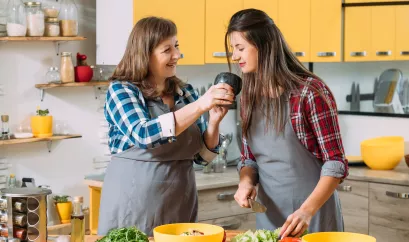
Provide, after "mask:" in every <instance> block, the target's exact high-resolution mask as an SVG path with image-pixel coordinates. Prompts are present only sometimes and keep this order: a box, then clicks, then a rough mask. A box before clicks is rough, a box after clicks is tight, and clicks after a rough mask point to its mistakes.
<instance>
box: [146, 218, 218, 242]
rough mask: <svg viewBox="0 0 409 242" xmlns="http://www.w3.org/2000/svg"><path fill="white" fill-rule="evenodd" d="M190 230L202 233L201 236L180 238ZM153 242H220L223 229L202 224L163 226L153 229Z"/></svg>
mask: <svg viewBox="0 0 409 242" xmlns="http://www.w3.org/2000/svg"><path fill="white" fill-rule="evenodd" d="M191 229H195V230H198V231H200V232H203V233H204V235H202V236H181V234H182V233H184V232H187V231H189V230H191ZM153 237H154V239H155V242H222V241H223V238H224V229H223V228H222V227H220V226H216V225H211V224H202V223H176V224H165V225H161V226H158V227H156V228H154V229H153Z"/></svg>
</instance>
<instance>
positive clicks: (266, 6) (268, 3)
mask: <svg viewBox="0 0 409 242" xmlns="http://www.w3.org/2000/svg"><path fill="white" fill-rule="evenodd" d="M278 1H279V0H244V9H247V8H255V9H259V10H262V11H264V12H265V13H267V14H268V16H270V18H272V19H273V21H274V23H275V24H278Z"/></svg>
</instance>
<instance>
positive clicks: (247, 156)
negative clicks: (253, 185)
mask: <svg viewBox="0 0 409 242" xmlns="http://www.w3.org/2000/svg"><path fill="white" fill-rule="evenodd" d="M240 157H241V162H239V163H238V164H237V170H238V172H240V170H241V169H242V168H243V167H251V168H253V169H254V170H255V171H256V172H258V165H257V162H256V158H255V157H254V155H253V153H251V149H250V146H249V145H248V143H247V140H246V138H245V137H244V136H243V137H242V144H241V156H240Z"/></svg>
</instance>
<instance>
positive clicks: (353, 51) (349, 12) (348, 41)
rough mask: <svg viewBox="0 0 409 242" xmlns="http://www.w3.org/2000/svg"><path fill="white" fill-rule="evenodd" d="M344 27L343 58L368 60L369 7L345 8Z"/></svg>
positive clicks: (369, 35)
mask: <svg viewBox="0 0 409 242" xmlns="http://www.w3.org/2000/svg"><path fill="white" fill-rule="evenodd" d="M344 27H345V32H344V60H345V61H368V60H370V56H369V51H370V49H371V7H351V8H345V20H344Z"/></svg>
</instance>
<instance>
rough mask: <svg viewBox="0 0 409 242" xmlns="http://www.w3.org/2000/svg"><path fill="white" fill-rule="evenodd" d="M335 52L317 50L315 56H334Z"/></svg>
mask: <svg viewBox="0 0 409 242" xmlns="http://www.w3.org/2000/svg"><path fill="white" fill-rule="evenodd" d="M336 54H337V53H336V52H318V53H317V56H318V57H333V56H336Z"/></svg>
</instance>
